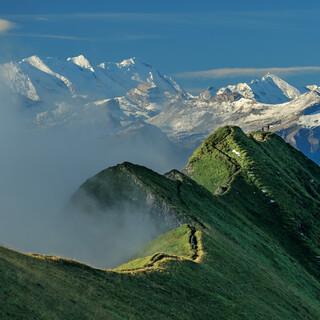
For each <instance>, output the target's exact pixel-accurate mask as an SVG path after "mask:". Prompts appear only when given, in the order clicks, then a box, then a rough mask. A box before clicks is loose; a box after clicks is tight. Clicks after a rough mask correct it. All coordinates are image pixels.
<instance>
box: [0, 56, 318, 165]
mask: <svg viewBox="0 0 320 320" xmlns="http://www.w3.org/2000/svg"><path fill="white" fill-rule="evenodd" d="M0 70H1V74H2V75H3V76H4V79H5V83H6V85H7V86H8V88H9V89H10V92H12V93H14V96H15V97H16V99H17V100H18V101H19V102H21V103H22V105H23V106H25V107H26V108H28V112H29V114H30V116H31V118H32V122H33V123H34V125H35V126H38V127H42V128H52V127H59V126H67V127H72V126H74V125H77V126H79V125H80V126H84V128H86V127H87V128H90V130H91V132H93V133H94V134H96V135H97V137H98V136H101V135H104V134H111V135H114V134H123V133H124V132H128V128H130V127H132V126H134V127H135V128H139V129H138V130H140V129H141V128H142V127H147V128H149V130H151V128H152V127H157V128H158V129H160V130H161V131H162V133H161V131H160V130H158V129H157V130H158V131H155V130H153V132H159V135H163V133H164V134H165V135H166V136H167V137H168V139H169V140H170V142H168V143H173V144H179V145H180V146H181V145H183V146H184V147H185V148H186V149H188V150H192V149H193V148H194V147H195V146H197V145H198V144H199V143H200V142H201V141H202V140H203V139H204V137H206V136H207V135H208V134H209V133H211V132H212V131H213V130H214V129H216V128H217V127H220V126H223V125H237V126H239V127H241V128H242V129H243V130H244V131H246V132H248V131H255V130H260V129H261V128H264V129H265V130H270V131H273V132H277V133H278V134H279V135H281V136H282V137H283V138H284V139H285V140H286V141H287V142H289V143H291V144H292V145H293V146H295V147H297V148H298V149H300V150H301V151H302V152H304V153H305V154H306V155H307V156H308V157H309V158H311V159H313V160H314V161H316V162H317V163H320V122H319V121H320V89H319V87H318V86H317V85H312V84H311V85H308V84H306V87H305V88H302V89H300V90H298V89H297V88H295V87H293V86H291V85H290V84H288V83H287V82H286V81H284V80H282V79H280V78H279V77H277V76H275V75H272V74H267V75H265V76H264V77H262V78H261V79H257V80H253V81H251V82H250V83H238V84H233V85H228V86H226V87H224V88H220V89H218V90H215V89H213V88H208V89H206V90H203V91H202V92H201V93H200V94H199V95H198V96H194V95H192V94H190V93H188V92H187V91H186V90H184V89H183V88H182V87H181V86H180V85H178V84H177V82H175V81H174V80H173V79H172V78H171V77H169V76H166V75H164V74H162V73H160V72H159V71H157V70H156V69H155V68H153V67H152V66H151V65H149V64H146V63H143V62H140V61H138V60H137V59H135V58H130V59H127V60H123V61H121V62H118V63H112V62H103V63H100V64H97V65H96V64H93V63H91V62H90V61H89V60H88V59H87V58H86V57H84V56H83V55H80V56H77V57H71V58H68V59H66V60H62V59H56V58H43V59H42V58H40V57H38V56H31V57H28V58H26V59H23V60H21V61H18V62H9V63H6V64H3V65H1V66H0ZM137 123H139V125H138V126H137ZM88 130H89V129H88ZM144 130H145V129H144ZM129 131H130V130H129ZM154 138H155V141H156V140H157V139H156V137H154Z"/></svg>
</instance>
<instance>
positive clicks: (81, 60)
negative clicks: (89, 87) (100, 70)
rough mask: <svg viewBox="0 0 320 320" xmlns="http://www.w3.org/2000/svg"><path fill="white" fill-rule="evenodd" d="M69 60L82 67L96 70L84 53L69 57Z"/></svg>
mask: <svg viewBox="0 0 320 320" xmlns="http://www.w3.org/2000/svg"><path fill="white" fill-rule="evenodd" d="M67 61H71V62H73V63H74V64H75V65H77V66H79V67H80V68H83V69H88V70H90V71H92V72H94V69H93V67H92V65H91V63H90V61H89V60H88V59H87V58H86V57H85V56H84V55H83V54H80V55H78V56H75V57H70V58H68V59H67Z"/></svg>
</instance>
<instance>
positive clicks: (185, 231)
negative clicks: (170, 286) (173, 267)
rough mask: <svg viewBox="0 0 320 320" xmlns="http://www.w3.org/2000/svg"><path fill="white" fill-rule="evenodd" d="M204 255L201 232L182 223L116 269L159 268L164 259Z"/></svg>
mask: <svg viewBox="0 0 320 320" xmlns="http://www.w3.org/2000/svg"><path fill="white" fill-rule="evenodd" d="M201 255H202V244H201V232H200V231H197V230H195V228H192V227H191V226H189V225H186V224H184V225H182V226H180V227H178V228H176V229H174V230H171V231H169V232H166V233H165V234H162V235H160V236H159V237H157V238H156V239H154V240H153V241H151V242H150V243H149V244H148V245H147V246H146V247H145V248H144V249H143V250H142V251H141V252H139V253H137V255H136V258H135V259H134V260H131V261H129V262H127V263H125V264H122V265H121V266H119V267H117V268H116V269H115V270H116V271H130V270H141V269H143V268H145V269H146V268H157V265H158V264H159V263H158V262H159V261H163V259H177V260H183V259H188V260H196V259H200V257H201Z"/></svg>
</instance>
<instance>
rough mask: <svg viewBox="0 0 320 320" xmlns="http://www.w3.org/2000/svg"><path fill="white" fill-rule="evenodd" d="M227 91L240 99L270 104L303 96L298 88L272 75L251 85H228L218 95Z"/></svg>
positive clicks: (252, 82) (253, 81)
mask: <svg viewBox="0 0 320 320" xmlns="http://www.w3.org/2000/svg"><path fill="white" fill-rule="evenodd" d="M226 91H229V92H232V93H233V94H234V95H236V96H238V97H242V98H245V99H254V100H256V101H258V102H262V103H269V104H275V103H283V102H287V101H289V100H292V99H295V98H297V97H298V96H299V95H300V94H301V93H300V91H299V90H298V89H297V88H295V87H293V86H291V85H290V84H288V83H287V82H285V81H284V80H282V79H280V78H279V77H277V76H276V75H273V74H270V73H268V74H266V75H265V76H264V77H262V78H261V79H256V80H252V81H251V82H250V83H249V84H247V83H238V84H236V85H228V86H227V87H225V88H221V89H219V90H218V91H217V95H221V94H224V93H225V92H226Z"/></svg>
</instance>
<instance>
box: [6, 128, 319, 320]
mask: <svg viewBox="0 0 320 320" xmlns="http://www.w3.org/2000/svg"><path fill="white" fill-rule="evenodd" d="M233 150H235V151H236V152H234V151H233ZM222 152H223V153H222ZM225 155H228V156H227V157H226V156H225ZM230 159H232V162H235V163H237V164H238V166H239V167H237V168H233V167H232V166H231V167H229V166H228V163H229V162H230V161H231V160H230ZM284 160H285V161H284ZM281 162H282V165H281V166H279V163H281ZM196 163H198V164H199V165H197V166H196ZM200 163H202V164H201V166H200ZM224 164H225V168H226V169H225V171H226V174H224V175H222V178H221V175H220V176H219V175H218V178H217V174H216V173H214V170H216V169H215V168H216V167H217V166H218V167H219V166H220V167H221V168H222V169H223V165H224ZM190 165H191V166H192V168H189V170H187V171H189V174H190V175H191V177H193V178H194V179H195V180H196V181H194V180H192V179H191V178H190V177H188V176H186V175H185V174H183V173H180V172H178V171H177V170H173V171H171V172H169V173H167V174H166V175H160V174H158V173H156V172H154V171H152V170H150V169H147V168H145V167H142V166H139V165H136V164H131V163H123V164H120V165H117V166H115V167H112V168H109V169H106V170H104V171H102V172H101V173H98V174H97V175H96V176H94V177H92V178H89V180H87V182H85V183H84V184H83V185H82V187H80V190H83V189H85V191H86V192H87V193H89V194H91V195H92V196H93V198H94V199H96V200H98V202H99V203H100V204H102V207H106V206H107V207H110V206H111V207H112V208H114V207H115V206H118V205H122V203H123V202H127V201H129V202H131V203H134V202H135V201H136V197H137V193H136V191H139V194H140V196H139V199H140V200H139V205H142V206H146V205H148V204H150V205H151V207H152V206H154V205H155V206H157V205H156V204H157V202H161V201H164V202H165V203H166V205H167V207H170V208H172V214H173V215H175V216H177V217H184V218H185V219H184V220H183V221H181V220H180V221H179V222H178V226H176V225H175V226H172V229H171V231H169V232H167V233H164V234H162V235H160V236H159V237H158V238H156V239H155V240H154V241H152V242H151V243H150V244H149V245H147V247H146V248H144V249H141V251H140V252H139V253H137V256H136V257H134V260H130V261H129V262H127V263H126V264H125V265H122V266H120V267H119V269H118V270H117V269H113V270H101V269H100V270H99V269H94V268H91V267H88V266H84V265H82V264H79V263H75V262H72V261H67V260H64V259H59V258H52V257H51V258H45V257H44V258H43V257H41V256H39V257H35V256H27V255H23V254H20V253H17V252H14V251H11V250H8V249H5V248H2V247H0V271H1V272H0V280H1V283H2V285H1V288H0V298H1V299H0V306H1V308H0V315H1V317H2V318H3V319H8V318H10V317H11V318H12V317H16V318H18V317H19V316H21V315H23V317H24V319H32V318H34V317H35V316H38V317H44V316H45V317H46V319H54V318H57V317H58V318H68V319H91V318H92V317H94V318H95V319H105V318H111V319H112V318H120V319H122V318H123V319H126V318H127V317H128V315H130V317H131V318H132V319H141V318H142V317H143V318H146V319H168V318H171V319H194V318H195V317H197V318H201V319H212V317H217V318H219V319H230V317H232V318H233V319H265V318H266V317H267V318H268V317H269V318H270V317H272V318H274V319H279V320H280V319H284V318H288V319H310V320H311V319H316V318H318V317H319V315H320V305H319V300H318V297H319V294H320V282H319V279H320V278H319V277H320V274H319V261H318V260H317V259H315V257H314V255H315V254H316V250H318V249H319V240H318V237H317V235H318V233H317V230H318V227H319V226H318V224H317V223H316V221H317V219H318V215H319V210H318V209H319V206H320V201H319V198H320V197H319V194H320V169H319V167H318V166H317V165H316V164H314V163H313V162H312V161H311V160H308V159H307V158H306V157H305V156H304V155H303V154H302V153H301V152H299V151H297V150H295V149H294V148H293V147H291V146H289V145H288V144H286V143H285V142H284V141H283V140H282V139H281V138H280V137H278V136H276V135H274V134H271V133H265V132H254V133H252V134H251V135H246V134H245V133H243V131H241V129H239V128H237V127H223V128H221V129H219V130H217V131H216V132H215V133H213V135H211V136H209V137H208V139H206V140H205V141H204V142H203V144H202V145H201V146H200V147H199V148H198V150H197V151H195V153H194V155H193V156H192V157H191V159H190V162H189V164H188V165H187V167H188V166H190ZM205 165H206V166H208V167H211V171H208V170H207V168H206V167H205ZM223 170H224V169H223ZM276 170H279V171H280V173H279V174H278V175H279V178H278V180H276V181H275V182H273V180H272V179H273V178H275V174H274V172H276ZM216 172H217V171H216ZM218 173H219V172H218ZM234 173H236V174H235V175H233V174H234ZM270 173H271V174H272V177H270ZM292 173H294V174H292ZM230 174H231V175H233V178H232V179H231V180H230V179H227V184H228V188H227V190H223V192H220V191H219V192H216V191H217V189H219V187H221V186H224V185H225V183H226V179H225V177H228V176H230ZM205 175H207V176H209V177H211V179H215V181H216V182H215V184H214V188H212V187H211V186H212V184H209V185H208V184H207V180H204V178H203V177H204V176H205ZM311 176H312V177H313V180H314V182H313V183H312V186H311V187H309V184H310V181H309V179H310V177H311ZM270 179H271V180H270ZM197 181H198V182H197ZM274 184H276V187H277V188H278V189H279V190H281V193H279V195H276V194H274V192H273V191H274V190H273V189H272V188H273V186H274ZM264 190H266V192H265V191H264ZM286 192H288V195H287V196H286ZM293 192H294V193H295V196H296V199H295V201H292V196H291V195H292V194H293ZM150 193H152V194H153V196H154V197H156V198H155V199H154V200H155V201H153V202H152V201H151V202H150V201H149V200H148V199H150V197H148V195H149V194H150ZM115 196H117V197H118V198H115ZM80 198H81V195H80ZM110 199H111V200H112V202H110V201H109V200H110ZM312 199H313V200H315V201H314V206H313V207H310V206H309V201H311V200H312ZM271 200H274V201H275V202H272V201H271ZM288 201H289V202H290V201H291V202H290V206H289V207H288V204H287V202H288ZM80 205H82V204H81V201H80ZM304 205H305V208H304V210H301V208H302V207H304ZM84 209H85V208H84ZM87 212H88V214H93V215H94V214H95V212H94V211H92V210H90V208H89V210H88V211H87ZM290 212H292V214H293V217H295V219H296V220H295V221H293V222H294V223H293V224H289V225H288V226H287V224H286V223H284V220H283V218H285V217H286V215H287V214H289V218H290ZM105 214H108V212H105ZM301 218H303V219H304V223H307V222H308V223H309V227H310V229H309V230H308V229H307V228H305V226H304V227H303V228H304V229H303V232H304V233H305V239H304V238H301V237H300V238H299V237H298V238H297V237H296V233H295V231H298V232H300V231H301V230H300V229H297V230H295V229H294V228H292V226H295V225H296V226H298V225H299V224H298V223H296V222H299V219H301ZM289 221H290V219H289ZM194 235H195V238H192V237H193V236H194ZM195 248H197V250H201V259H200V260H196V261H195V257H194V256H193V255H194V251H193V250H195ZM306 248H307V249H310V254H309V252H307V251H306ZM22 288H23V290H22ZM8 293H9V294H8ZM10 293H13V294H14V295H12V294H10ZM1 304H2V305H1ZM48 306H49V307H48ZM181 306H183V308H181Z"/></svg>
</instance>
